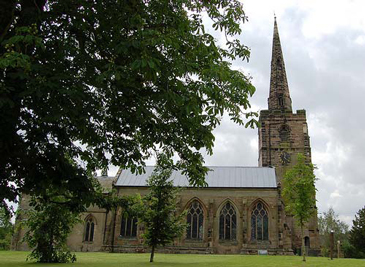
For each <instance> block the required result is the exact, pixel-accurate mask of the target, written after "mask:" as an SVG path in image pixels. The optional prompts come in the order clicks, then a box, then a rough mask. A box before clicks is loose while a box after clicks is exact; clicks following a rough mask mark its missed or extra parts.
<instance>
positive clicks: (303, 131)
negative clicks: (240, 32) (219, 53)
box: [259, 19, 311, 182]
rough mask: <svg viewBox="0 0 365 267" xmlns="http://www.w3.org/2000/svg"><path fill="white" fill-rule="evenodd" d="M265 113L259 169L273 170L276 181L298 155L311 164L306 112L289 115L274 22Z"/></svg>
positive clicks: (300, 111) (279, 44) (283, 73)
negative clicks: (269, 168) (300, 154)
mask: <svg viewBox="0 0 365 267" xmlns="http://www.w3.org/2000/svg"><path fill="white" fill-rule="evenodd" d="M268 107H269V108H268V110H262V111H261V112H260V119H259V121H260V124H261V127H260V128H259V166H260V167H275V168H276V171H277V176H278V182H280V180H281V179H282V177H283V174H284V172H285V169H287V167H289V166H291V165H293V164H294V163H295V162H294V161H295V159H296V155H297V153H302V154H304V155H305V156H306V157H307V160H308V161H309V162H310V161H311V148H310V143H309V135H308V127H307V119H306V112H305V110H297V111H296V113H293V112H292V101H291V98H290V92H289V86H288V80H287V77H286V71H285V64H284V57H283V52H282V49H281V43H280V37H279V31H278V26H277V22H276V19H275V23H274V36H273V45H272V59H271V77H270V93H269V98H268Z"/></svg>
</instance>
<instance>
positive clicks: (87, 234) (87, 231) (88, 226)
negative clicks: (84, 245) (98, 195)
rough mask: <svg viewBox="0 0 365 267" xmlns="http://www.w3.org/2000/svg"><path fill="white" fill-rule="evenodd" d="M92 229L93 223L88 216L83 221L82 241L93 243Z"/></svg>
mask: <svg viewBox="0 0 365 267" xmlns="http://www.w3.org/2000/svg"><path fill="white" fill-rule="evenodd" d="M94 228H95V222H94V220H93V218H92V217H91V216H90V217H88V218H87V219H86V221H85V238H84V241H87V242H93V241H94Z"/></svg>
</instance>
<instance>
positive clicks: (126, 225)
mask: <svg viewBox="0 0 365 267" xmlns="http://www.w3.org/2000/svg"><path fill="white" fill-rule="evenodd" d="M137 223H138V220H137V218H136V217H129V216H127V214H123V216H122V225H121V227H120V236H122V237H136V236H137Z"/></svg>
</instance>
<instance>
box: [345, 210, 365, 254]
mask: <svg viewBox="0 0 365 267" xmlns="http://www.w3.org/2000/svg"><path fill="white" fill-rule="evenodd" d="M349 241H350V244H351V245H352V246H353V247H354V248H355V250H356V251H355V253H354V254H355V255H354V256H355V257H357V258H364V257H365V207H364V208H362V209H360V210H359V211H358V212H357V214H355V219H354V220H353V221H352V228H351V230H350V238H349Z"/></svg>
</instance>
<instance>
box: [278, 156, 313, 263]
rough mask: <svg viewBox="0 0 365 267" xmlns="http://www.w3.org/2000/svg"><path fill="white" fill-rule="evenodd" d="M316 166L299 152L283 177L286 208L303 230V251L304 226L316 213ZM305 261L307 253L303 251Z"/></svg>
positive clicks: (303, 249) (303, 247) (283, 194)
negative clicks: (294, 162) (293, 163)
mask: <svg viewBox="0 0 365 267" xmlns="http://www.w3.org/2000/svg"><path fill="white" fill-rule="evenodd" d="M313 171H314V166H313V164H311V163H306V159H305V157H304V155H303V154H300V153H298V155H297V162H296V164H295V165H294V166H293V167H292V168H291V169H289V170H288V171H287V172H286V173H285V175H284V178H283V191H282V196H283V198H284V202H285V210H286V211H287V212H288V213H289V214H292V215H293V216H294V218H295V220H296V222H297V224H298V225H299V226H300V228H301V231H302V251H305V245H304V236H303V227H304V224H305V223H306V222H308V221H309V219H310V218H311V217H312V216H313V215H315V213H316V198H315V195H316V187H315V181H316V177H315V175H314V172H313ZM303 261H305V253H303Z"/></svg>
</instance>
